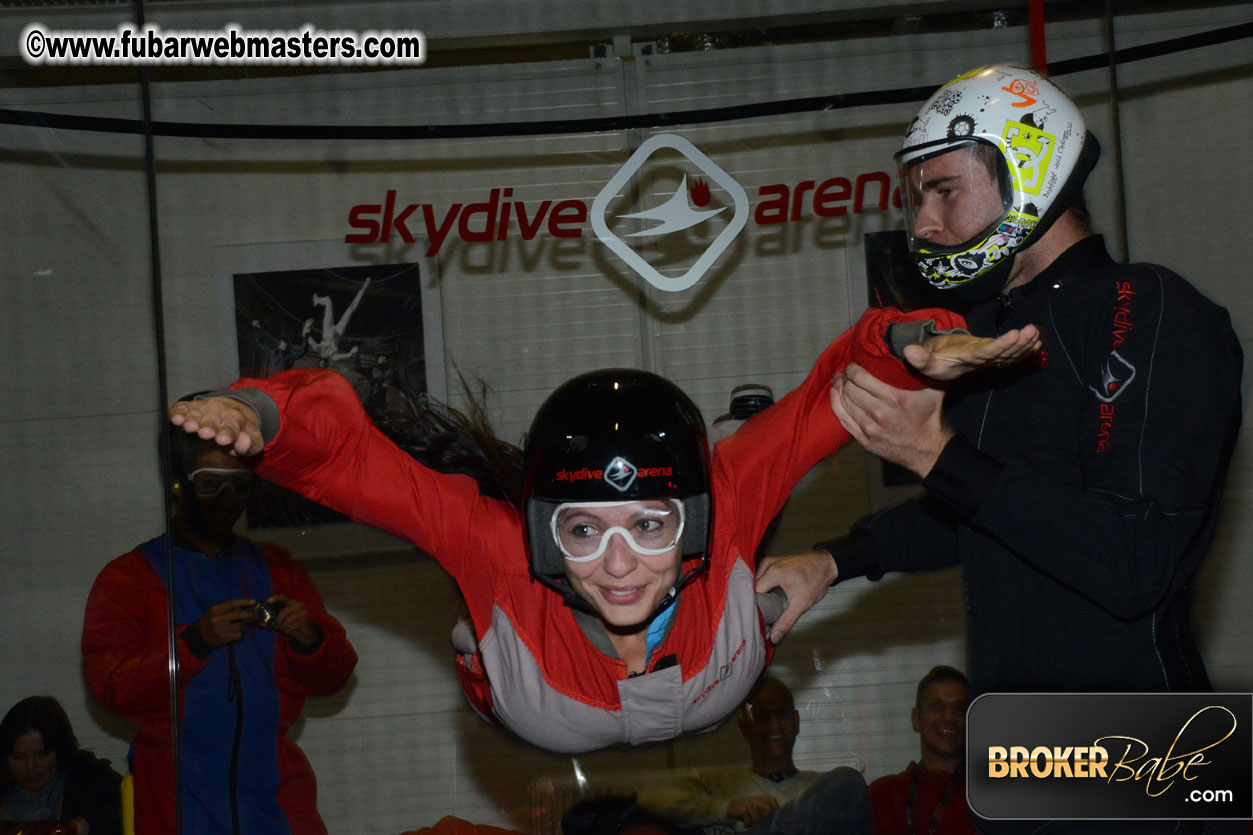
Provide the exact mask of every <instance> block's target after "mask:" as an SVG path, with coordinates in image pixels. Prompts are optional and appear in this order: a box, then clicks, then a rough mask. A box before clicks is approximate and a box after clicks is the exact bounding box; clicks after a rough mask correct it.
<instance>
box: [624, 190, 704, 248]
mask: <svg viewBox="0 0 1253 835" xmlns="http://www.w3.org/2000/svg"><path fill="white" fill-rule="evenodd" d="M698 194H704V195H705V201H704V203H702V202H699V200H698V199H697V195H698ZM687 198H688V188H687V175H686V174H684V175H683V182H681V183H680V184H679V187H678V188H677V189H675V191H674V194H672V195H670V199H669V200H667V201H666V202H665V203H662V204H661V205H660V206H654V207H653V208H651V209H647V210H645V211H642V212H634V213H632V214H629V215H621V216H620V217H623V218H630V219H638V220H659V221H661V223H660V224H658V225H657V226H654V227H652V228H651V229H645V230H643V231H640V232H632V233H631V234H629V235H626V236H625V237H628V238H637V237H640V236H641V235H649V236H653V235H669V234H670V233H672V232H682V231H683V230H684V229H691V228H692V227H693V226H695V225H696V224H698V223H701V222H702V221H705V220H708V219H709V218H711V217H713V216H714V215H716V214H718V213H719V212H721V211H722V210H723V209H725V208H726V206H723V207H722V208H721V209H706V210H704V211H698V210H697V209H694V208H692V207H691V206H689V205H688V204H687ZM692 200H693V202H695V203H696V205H697V206H703V205H705V204H706V203H708V202H709V186H707V185H705V182H704V181H703V180H697V182H696V185H695V186H693V187H692Z"/></svg>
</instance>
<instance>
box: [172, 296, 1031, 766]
mask: <svg viewBox="0 0 1253 835" xmlns="http://www.w3.org/2000/svg"><path fill="white" fill-rule="evenodd" d="M928 322H930V323H932V324H931V325H928V324H927V323H928ZM961 325H962V320H961V318H960V317H959V316H957V315H955V314H953V313H950V312H948V311H943V310H926V311H917V312H914V313H902V312H900V311H898V310H894V309H891V308H884V309H872V310H869V311H867V312H866V314H865V315H863V316H862V318H861V319H860V320H859V321H858V322H857V324H856V325H854V327H853V328H852V329H850V330H849V331H847V332H846V333H844V334H843V335H842V336H840V337H839V338H838V339H837V340H836V341H835V342H834V343H832V345H831V346H830V347H828V348H827V350H826V351H824V352H823V354H822V356H820V357H819V359H818V361H817V363H816V364H815V366H814V368H813V370H812V372H811V373H810V374H809V376H808V377H807V378H806V380H805V381H804V382H803V383H802V384H801V385H800V387H798V388H797V389H796V390H795V391H793V392H791V393H790V394H788V395H787V396H786V397H784V398H782V399H781V400H780V401H779V402H778V403H776V404H774V405H773V406H771V407H770V408H768V409H766V410H765V411H764V412H762V413H761V414H759V415H757V416H756V417H754V418H753V419H752V420H750V421H748V422H747V423H746V424H744V426H742V427H741V428H740V429H739V430H738V431H737V432H736V433H735V434H734V435H733V436H732V437H730V438H728V439H726V440H725V441H722V442H720V443H719V444H718V445H717V446H716V447H715V449H714V450H713V452H712V455H711V454H710V450H709V448H708V444H707V442H706V438H705V423H704V420H703V419H702V418H701V416H700V413H699V411H698V410H697V408H696V406H695V405H694V404H693V403H692V401H691V400H690V399H689V398H688V397H687V396H686V395H685V394H684V393H683V392H682V391H680V390H679V389H678V388H677V387H676V386H674V384H672V383H670V382H669V381H668V380H666V379H664V378H662V377H659V376H657V375H655V374H650V373H647V372H642V371H636V370H630V369H608V370H601V371H594V372H591V373H588V374H584V375H581V376H579V377H575V378H574V379H573V380H570V381H569V382H567V383H565V384H564V385H562V386H561V387H559V388H558V389H557V390H556V391H555V392H554V393H553V394H552V395H550V396H549V397H548V399H547V400H546V401H545V402H544V404H543V405H542V406H541V407H540V409H539V412H538V413H537V414H536V417H535V419H534V421H533V423H532V425H531V430H530V432H529V433H528V435H527V442H526V449H525V452H524V455H523V458H522V471H523V472H522V476H523V480H522V489H521V492H520V501H518V502H511V501H508V500H506V499H503V498H496V497H493V496H492V495H490V494H491V493H497V495H500V494H502V493H508V492H509V491H507V490H505V491H496V490H492V489H491V488H490V485H491V482H492V481H493V479H494V478H495V480H497V482H498V483H499V479H498V477H493V476H483V475H481V474H477V473H476V474H475V475H478V476H479V477H478V478H475V477H468V475H467V473H468V470H461V471H460V472H457V473H452V474H450V473H447V472H441V471H438V470H436V469H434V468H433V467H432V466H430V464H432V463H433V462H432V461H426V462H425V463H424V462H423V461H420V460H418V459H417V458H415V457H414V456H413V455H411V454H409V453H408V452H406V451H404V450H402V449H400V448H399V447H397V446H396V445H395V444H394V443H392V442H391V441H390V440H388V439H387V438H386V437H385V436H384V435H383V434H382V433H381V432H379V431H378V429H377V428H376V427H375V426H374V425H373V424H372V423H371V421H370V419H369V418H368V417H367V415H366V414H365V412H364V411H363V409H362V407H361V404H360V403H359V401H358V399H357V397H356V395H355V394H354V392H353V390H352V388H351V386H350V385H349V384H348V383H347V381H345V380H344V379H343V378H342V377H340V376H339V375H337V374H335V373H334V372H329V371H322V370H317V369H300V370H293V371H286V372H282V373H279V374H276V375H274V376H272V377H270V378H269V379H266V380H253V379H245V380H240V381H239V382H237V383H235V385H234V386H232V388H231V390H229V391H227V392H222V393H220V394H219V395H218V396H213V397H209V398H206V399H201V400H195V401H183V402H180V403H176V404H175V405H174V406H173V407H171V409H170V419H171V421H172V422H173V423H174V424H175V425H177V426H181V427H182V428H183V429H184V430H185V431H188V432H194V433H197V434H198V435H199V436H200V437H203V438H216V440H217V442H218V443H219V444H221V445H222V446H224V447H232V448H233V450H234V452H235V454H237V455H238V456H240V457H241V458H242V459H244V460H245V461H249V462H251V464H252V465H253V466H255V468H256V471H257V473H258V474H259V475H261V476H262V477H264V478H266V479H268V480H270V481H273V482H276V483H278V484H281V485H284V486H286V487H290V488H292V489H294V490H296V491H297V492H299V493H301V494H303V495H305V496H307V497H308V498H310V499H313V500H314V501H318V502H321V503H323V504H325V505H327V506H329V507H332V508H335V509H336V510H339V511H340V512H342V513H345V514H346V515H348V516H350V517H352V518H353V519H355V520H357V521H361V522H364V523H366V524H370V525H373V526H375V527H378V528H381V529H383V530H386V531H389V532H391V533H394V534H396V535H398V536H402V537H404V538H405V539H407V540H409V541H410V542H412V543H413V544H415V545H416V546H417V547H419V548H420V549H422V550H423V551H424V552H426V553H427V554H430V555H431V556H432V557H433V558H435V559H436V560H437V561H438V562H439V564H440V565H441V567H443V568H444V570H446V571H448V572H449V573H450V574H451V575H452V576H453V578H454V579H455V580H456V581H457V584H458V586H459V587H460V589H461V592H462V594H463V595H464V597H465V599H466V602H467V604H468V606H469V610H470V616H471V618H472V621H473V624H474V631H475V634H476V636H477V647H476V648H475V649H474V651H473V652H468V653H466V654H464V655H463V656H461V657H460V659H459V660H460V661H461V664H460V666H459V673H460V675H461V683H462V686H463V688H464V689H465V691H466V694H467V696H468V697H469V699H470V701H471V704H473V705H474V707H475V709H476V710H478V711H479V713H481V714H482V715H484V716H485V717H487V718H490V719H494V720H496V721H498V722H500V723H502V724H504V725H506V726H507V727H509V728H510V729H511V730H513V731H514V732H515V733H517V734H518V735H519V736H521V737H522V738H524V739H526V740H527V741H529V742H531V743H533V744H535V745H538V746H540V747H542V748H546V749H549V750H551V751H555V752H561V753H575V752H585V751H591V750H596V749H600V748H604V747H607V746H611V745H614V744H618V743H623V742H625V743H629V744H641V743H646V742H655V741H660V740H665V739H669V738H672V737H674V736H677V735H679V734H683V733H691V732H697V731H702V730H708V729H710V728H712V727H714V726H715V725H717V724H718V723H719V722H721V721H722V720H723V719H724V718H726V717H727V716H729V715H730V714H731V713H732V712H733V711H734V710H735V709H736V708H737V707H738V706H739V704H740V703H741V702H742V701H743V699H744V696H745V695H746V694H747V692H748V690H749V688H750V687H751V686H752V684H753V682H754V681H755V680H756V679H757V676H758V674H759V673H760V672H761V671H762V669H763V668H764V667H765V665H766V664H767V663H768V662H769V659H770V656H771V654H772V651H773V645H772V643H771V641H769V640H767V632H766V627H765V625H764V623H763V620H762V617H761V616H760V615H759V613H758V609H757V603H756V595H755V591H756V590H757V589H758V588H759V589H761V590H762V591H766V590H769V589H770V588H773V587H782V588H783V589H784V591H785V592H790V591H792V590H793V589H796V590H799V589H800V588H802V584H801V583H799V582H793V580H792V578H793V577H794V576H795V573H796V572H798V571H819V572H822V571H826V570H828V566H819V565H811V566H807V565H803V564H797V563H795V562H794V563H793V564H792V565H790V566H789V570H788V571H776V570H775V569H774V568H773V567H771V566H764V567H763V569H762V570H761V571H760V577H756V576H755V573H756V566H754V564H753V562H754V556H753V555H754V554H755V552H756V550H757V544H758V542H759V540H760V539H761V536H762V533H763V532H764V531H765V529H766V526H767V525H768V524H769V522H770V520H771V519H772V517H773V516H774V515H775V513H776V512H777V511H778V510H779V508H780V507H781V506H782V505H783V502H784V500H785V499H786V498H787V495H788V493H789V492H790V490H791V489H792V487H793V486H794V485H795V484H796V483H797V482H798V481H799V480H800V478H801V477H802V476H803V475H804V474H805V473H806V472H807V471H808V470H809V469H810V468H811V467H813V466H814V465H815V464H816V463H817V462H818V461H820V460H822V459H823V458H825V457H827V456H829V455H831V454H833V453H834V452H835V451H836V450H837V449H839V447H840V446H841V445H843V444H844V443H845V442H846V441H848V440H849V437H850V436H849V433H848V432H847V431H845V429H844V428H843V427H842V426H841V425H840V423H839V421H838V420H837V419H836V418H835V416H834V414H833V413H832V410H831V406H830V401H829V398H828V389H829V387H830V385H831V381H832V378H833V376H834V375H835V374H836V373H837V372H840V371H842V370H843V368H844V367H845V366H846V365H847V364H848V363H849V362H853V361H856V362H858V363H860V364H861V365H862V366H864V367H865V368H867V369H868V370H870V371H871V372H872V373H874V374H875V375H876V376H878V377H880V378H881V379H883V380H884V381H885V382H889V383H891V384H893V385H895V386H897V387H901V388H905V387H908V388H914V389H918V388H923V387H924V386H925V382H924V381H922V380H921V379H920V378H919V377H918V376H916V375H915V373H914V369H916V370H917V371H918V372H921V373H923V374H927V375H929V376H931V377H932V378H934V379H939V380H944V379H953V378H955V377H957V376H959V375H960V374H962V373H965V372H966V371H968V370H970V369H972V368H976V367H979V366H982V365H987V364H992V363H1003V362H1008V361H1013V360H1015V359H1018V358H1021V357H1023V356H1026V355H1027V354H1029V353H1030V352H1031V351H1033V350H1034V349H1035V348H1036V346H1037V345H1038V333H1037V331H1036V329H1035V328H1034V327H1030V326H1029V327H1026V328H1023V329H1022V330H1017V331H1011V332H1010V333H1007V334H1004V335H1003V336H1000V337H998V338H996V339H990V338H975V337H972V336H970V335H968V334H965V333H964V332H958V333H952V332H947V331H948V330H949V329H952V328H959V327H960V326H961ZM889 328H890V330H891V333H890V337H891V339H892V344H891V345H890V344H889V342H888V338H889ZM937 329H939V332H937ZM911 343H912V344H911ZM894 349H895V353H894ZM898 356H904V357H906V358H907V361H908V364H909V365H911V366H913V369H910V368H908V367H907V366H906V364H904V363H903V362H902V361H901V360H900V359H898V358H897V357H898ZM936 396H937V397H939V396H942V393H940V392H936ZM437 466H438V465H437ZM811 558H812V557H811ZM792 559H793V560H796V559H799V558H792ZM827 562H829V560H828V561H827ZM815 599H816V598H814V597H812V596H809V595H801V594H794V595H793V596H792V598H791V599H790V600H789V602H788V605H787V608H786V609H785V611H784V612H783V614H782V615H781V616H780V617H779V620H778V623H776V625H775V627H774V631H773V632H772V633H771V634H772V635H773V636H775V637H776V639H777V636H778V635H780V634H782V633H784V632H786V631H787V629H788V628H790V626H791V624H792V623H794V622H795V620H796V618H797V617H799V615H800V614H801V613H802V612H804V611H805V610H806V609H808V608H809V606H810V605H812V604H813V603H814V601H815Z"/></svg>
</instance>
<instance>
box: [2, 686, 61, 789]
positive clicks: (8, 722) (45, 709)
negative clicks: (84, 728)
mask: <svg viewBox="0 0 1253 835" xmlns="http://www.w3.org/2000/svg"><path fill="white" fill-rule="evenodd" d="M29 731H39V733H40V734H41V735H42V736H43V739H44V749H45V750H48V751H53V752H55V753H56V755H57V767H58V768H65V767H66V765H67V764H68V763H69V762H70V760H71V759H72V758H73V756H74V755H75V754H76V753H78V739H77V738H76V737H75V736H74V729H73V728H71V727H70V719H69V717H68V716H66V715H65V710H64V709H63V708H62V707H61V704H60V702H58V701H57V700H56V699H54V698H52V697H51V696H28V697H27V698H25V699H22V700H21V701H20V702H18V703H17V704H15V705H13V707H12V708H10V709H9V712H8V713H6V714H5V715H4V719H3V720H0V751H3V752H4V756H5V757H6V758H7V757H8V756H9V754H11V753H13V745H14V743H16V742H17V738H18V737H20V736H24V735H25V734H26V733H28V732H29ZM9 780H10V777H9V773H8V771H7V770H5V771H3V772H0V786H4V785H7V784H8V782H9Z"/></svg>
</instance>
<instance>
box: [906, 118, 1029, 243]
mask: <svg viewBox="0 0 1253 835" xmlns="http://www.w3.org/2000/svg"><path fill="white" fill-rule="evenodd" d="M920 151H921V152H920ZM928 151H929V152H928ZM897 164H898V169H897V173H898V176H899V178H900V186H901V202H902V204H903V206H904V209H905V224H906V226H905V231H906V233H907V234H908V236H909V248H910V251H911V252H913V253H914V254H915V255H934V254H950V253H960V252H965V251H967V250H970V249H972V248H974V247H976V246H978V245H979V244H980V242H982V241H983V240H984V239H986V238H987V237H988V235H989V234H991V233H992V232H993V231H994V230H995V229H996V228H997V226H999V225H1000V223H1001V221H1002V220H1004V219H1005V216H1006V214H1007V213H1008V212H1009V209H1010V207H1011V205H1012V200H1013V189H1012V187H1011V186H1012V184H1011V183H1010V179H1009V176H1008V174H1009V172H1008V170H1007V167H1006V165H1005V158H1004V156H1003V155H1002V154H1001V152H1000V149H999V148H997V147H996V146H995V145H993V144H991V143H989V142H986V141H983V140H979V139H973V140H967V141H965V142H961V143H959V144H956V145H955V144H953V143H952V142H951V141H945V142H942V143H938V145H937V146H935V147H933V148H931V149H926V150H923V149H921V148H911V149H909V151H908V152H907V153H906V152H902V153H901V154H898V155H897Z"/></svg>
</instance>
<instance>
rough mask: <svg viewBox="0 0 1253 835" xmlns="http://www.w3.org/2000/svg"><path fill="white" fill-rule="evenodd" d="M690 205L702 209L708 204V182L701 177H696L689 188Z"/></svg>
mask: <svg viewBox="0 0 1253 835" xmlns="http://www.w3.org/2000/svg"><path fill="white" fill-rule="evenodd" d="M691 195H692V205H693V206H695V207H696V208H698V209H703V208H705V207H706V206H708V205H709V184H708V183H706V182H705V180H704V179H703V178H701V179H698V180H697V181H696V182H695V183H693V184H692V188H691Z"/></svg>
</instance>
